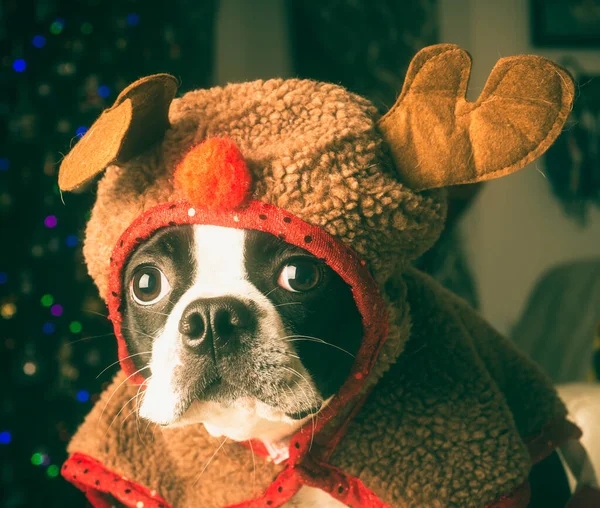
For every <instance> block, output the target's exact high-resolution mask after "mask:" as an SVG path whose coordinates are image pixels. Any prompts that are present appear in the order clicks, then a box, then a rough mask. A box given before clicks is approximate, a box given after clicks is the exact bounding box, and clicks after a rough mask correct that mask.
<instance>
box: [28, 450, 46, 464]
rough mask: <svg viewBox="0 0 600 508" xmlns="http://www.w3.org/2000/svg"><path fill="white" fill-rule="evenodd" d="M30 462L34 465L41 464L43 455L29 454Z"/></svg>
mask: <svg viewBox="0 0 600 508" xmlns="http://www.w3.org/2000/svg"><path fill="white" fill-rule="evenodd" d="M31 463H32V464H33V465H34V466H41V465H42V464H43V463H44V455H43V454H41V453H34V454H33V455H32V456H31Z"/></svg>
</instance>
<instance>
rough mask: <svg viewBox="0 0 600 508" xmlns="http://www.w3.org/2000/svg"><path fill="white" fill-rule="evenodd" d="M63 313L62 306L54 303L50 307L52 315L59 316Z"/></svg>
mask: <svg viewBox="0 0 600 508" xmlns="http://www.w3.org/2000/svg"><path fill="white" fill-rule="evenodd" d="M62 313H63V306H62V305H60V304H58V303H55V304H54V305H53V306H52V307H50V314H52V315H53V316H56V317H59V316H62Z"/></svg>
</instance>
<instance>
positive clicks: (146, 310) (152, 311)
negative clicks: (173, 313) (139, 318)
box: [144, 300, 173, 316]
mask: <svg viewBox="0 0 600 508" xmlns="http://www.w3.org/2000/svg"><path fill="white" fill-rule="evenodd" d="M169 301H171V300H169ZM171 303H173V302H171ZM144 312H149V313H150V314H158V315H159V316H169V315H170V314H167V313H166V312H159V311H157V310H151V309H144Z"/></svg>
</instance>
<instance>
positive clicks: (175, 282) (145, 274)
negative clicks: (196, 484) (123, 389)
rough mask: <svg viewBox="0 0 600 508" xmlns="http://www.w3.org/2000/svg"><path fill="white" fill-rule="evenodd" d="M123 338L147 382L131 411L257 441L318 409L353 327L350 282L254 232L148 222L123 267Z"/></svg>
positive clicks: (358, 332)
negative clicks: (268, 427) (268, 429)
mask: <svg viewBox="0 0 600 508" xmlns="http://www.w3.org/2000/svg"><path fill="white" fill-rule="evenodd" d="M124 279H125V280H124V285H123V287H124V288H126V291H125V292H126V294H125V295H124V307H123V335H124V337H125V340H126V342H127V347H128V352H129V354H130V355H132V360H133V361H134V364H135V366H136V369H142V370H141V373H142V374H143V375H144V376H145V377H146V378H147V379H146V381H145V383H144V384H145V388H146V389H145V392H144V394H143V396H142V399H143V401H142V403H141V407H140V414H141V415H142V416H143V417H145V418H147V419H149V420H151V421H154V422H156V423H160V424H163V425H174V424H175V425H177V424H184V423H192V422H203V423H204V424H205V426H206V427H207V429H208V430H209V432H211V433H213V434H214V435H227V436H228V437H231V438H233V439H239V440H242V439H248V438H251V437H260V434H261V432H262V431H261V428H262V427H261V426H264V422H266V421H269V422H273V421H275V422H283V423H286V424H293V422H298V421H300V420H303V419H305V418H309V417H310V415H312V414H315V413H317V412H318V411H319V410H320V409H321V408H322V406H323V404H324V403H325V401H327V399H328V398H329V397H331V396H332V395H333V394H335V393H336V392H337V391H338V390H339V388H340V387H341V385H342V384H343V382H344V381H345V379H346V378H347V376H348V374H349V371H350V368H351V366H352V363H353V361H354V356H355V355H356V353H357V351H358V348H359V345H360V342H361V339H362V335H363V330H362V324H361V316H360V314H359V312H358V309H357V308H356V304H355V302H354V299H353V296H352V293H351V289H350V287H349V286H348V285H347V284H346V283H345V282H344V281H343V280H342V279H341V277H340V276H339V275H338V274H336V273H335V272H334V271H333V270H332V269H331V268H329V267H328V266H327V265H326V264H325V263H324V262H323V261H322V260H319V259H317V258H315V257H314V256H313V255H311V254H310V253H308V252H307V251H305V250H303V249H301V248H299V247H296V246H293V245H290V244H288V243H286V242H284V241H282V240H280V239H278V238H277V237H275V236H273V235H271V234H268V233H262V232H259V231H250V230H239V229H232V228H223V227H217V226H204V225H194V226H192V225H185V226H173V227H168V228H164V229H161V230H159V231H158V232H157V233H156V234H155V235H154V236H152V237H151V238H150V239H149V240H147V241H146V242H145V243H142V244H141V245H140V246H139V247H138V248H137V250H136V251H135V252H134V254H133V255H132V256H131V257H130V259H129V260H128V262H127V265H126V267H125V270H124Z"/></svg>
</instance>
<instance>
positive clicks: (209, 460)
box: [192, 438, 227, 486]
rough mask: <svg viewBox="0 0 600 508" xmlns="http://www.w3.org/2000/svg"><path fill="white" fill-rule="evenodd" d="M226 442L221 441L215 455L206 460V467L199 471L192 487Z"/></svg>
mask: <svg viewBox="0 0 600 508" xmlns="http://www.w3.org/2000/svg"><path fill="white" fill-rule="evenodd" d="M226 442H227V438H225V439H223V442H222V443H221V444H220V445H219V447H218V448H217V449H216V450H215V453H213V454H212V455H211V457H210V459H208V462H207V463H206V465H205V466H204V467H203V468H202V471H200V474H199V475H198V478H196V480H195V481H194V483H193V484H192V486H194V485H196V483H198V480H199V479H200V477H201V476H202V475H203V474H204V471H206V468H207V467H208V466H209V465H210V463H211V462H212V461H213V459H214V458H215V457H216V455H217V453H219V450H220V449H221V448H223V446H225V443H226Z"/></svg>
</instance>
